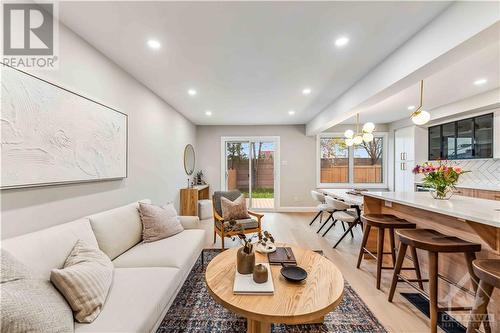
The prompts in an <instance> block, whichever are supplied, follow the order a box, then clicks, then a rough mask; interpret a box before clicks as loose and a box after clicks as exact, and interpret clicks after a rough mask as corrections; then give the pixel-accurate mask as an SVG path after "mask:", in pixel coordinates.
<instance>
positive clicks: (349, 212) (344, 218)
mask: <svg viewBox="0 0 500 333" xmlns="http://www.w3.org/2000/svg"><path fill="white" fill-rule="evenodd" d="M325 201H326V203H327V204H328V205H329V206H331V207H332V208H333V209H334V210H335V212H333V213H332V219H333V221H334V222H333V223H332V225H330V227H329V228H328V229H327V230H326V231H325V233H324V234H323V236H325V235H326V234H327V233H328V231H330V229H331V228H332V227H333V226H334V225H335V223H336V221H340V222H342V226H344V225H343V224H344V223H347V225H348V226H349V227H348V228H347V229H345V228H344V233H343V234H342V236H341V237H340V239H339V240H338V241H337V243H335V245H334V246H333V248H336V247H337V245H339V243H340V242H341V241H342V240H343V239H344V238H345V236H346V235H347V234H348V233H350V234H351V236H352V237H354V234H353V232H352V228H354V227H355V226H356V225H358V224H360V223H361V220H360V216H359V215H360V214H359V212H358V209H359V208H357V209H352V206H351V205H349V204H347V203H345V202H343V201H340V200H337V199H335V198H332V197H328V196H327V197H326V198H325Z"/></svg>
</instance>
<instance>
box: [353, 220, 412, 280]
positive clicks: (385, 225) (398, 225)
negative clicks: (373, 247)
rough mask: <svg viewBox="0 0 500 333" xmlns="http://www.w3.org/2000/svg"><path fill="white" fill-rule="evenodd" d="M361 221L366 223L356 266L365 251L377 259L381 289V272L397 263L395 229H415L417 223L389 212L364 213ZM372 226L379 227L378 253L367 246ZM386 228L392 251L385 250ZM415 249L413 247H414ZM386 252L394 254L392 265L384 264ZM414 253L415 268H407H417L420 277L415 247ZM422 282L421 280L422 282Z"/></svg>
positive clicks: (358, 264) (359, 263) (357, 266)
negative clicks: (374, 252) (385, 265)
mask: <svg viewBox="0 0 500 333" xmlns="http://www.w3.org/2000/svg"><path fill="white" fill-rule="evenodd" d="M361 221H362V222H363V223H364V224H366V227H365V228H364V233H363V241H362V242H361V248H360V249H359V255H358V263H357V265H356V268H359V266H360V265H361V261H362V260H363V256H364V254H365V253H367V254H368V255H370V256H371V257H373V258H375V259H376V260H377V289H380V281H381V273H382V270H383V269H394V265H395V263H396V244H395V240H394V229H415V228H416V227H417V225H416V224H415V223H411V222H408V221H406V220H405V219H401V218H399V217H397V216H394V215H389V214H363V215H361ZM372 227H375V228H378V237H377V254H376V255H375V254H373V253H372V252H370V251H369V250H368V249H367V248H366V243H367V242H368V236H369V234H370V230H371V228H372ZM385 229H388V230H389V241H390V246H391V252H384V237H385ZM412 249H413V248H412ZM384 254H390V255H391V256H392V267H384V266H382V262H383V260H382V258H383V255H384ZM412 254H413V262H414V267H413V268H405V269H412V270H415V272H416V274H417V277H418V278H419V279H420V268H419V264H418V257H417V254H416V252H415V251H414V249H413V250H412ZM420 283H421V282H420Z"/></svg>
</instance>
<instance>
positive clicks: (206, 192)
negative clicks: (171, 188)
mask: <svg viewBox="0 0 500 333" xmlns="http://www.w3.org/2000/svg"><path fill="white" fill-rule="evenodd" d="M203 199H210V187H209V186H208V185H195V186H193V187H190V188H181V204H180V215H182V216H198V200H203Z"/></svg>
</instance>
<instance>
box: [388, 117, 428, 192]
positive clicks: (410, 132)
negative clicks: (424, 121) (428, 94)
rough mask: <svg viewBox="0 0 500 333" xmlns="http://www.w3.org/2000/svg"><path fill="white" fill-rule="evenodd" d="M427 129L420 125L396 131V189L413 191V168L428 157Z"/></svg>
mask: <svg viewBox="0 0 500 333" xmlns="http://www.w3.org/2000/svg"><path fill="white" fill-rule="evenodd" d="M426 141H427V131H426V130H425V129H424V128H420V127H418V126H409V127H404V128H400V129H397V130H396V131H395V132H394V153H395V158H394V190H395V191H398V192H413V191H414V190H415V180H416V179H415V175H414V174H413V172H412V171H413V168H414V167H415V165H416V164H418V163H422V162H423V161H425V158H426V149H425V148H426V147H427V142H426Z"/></svg>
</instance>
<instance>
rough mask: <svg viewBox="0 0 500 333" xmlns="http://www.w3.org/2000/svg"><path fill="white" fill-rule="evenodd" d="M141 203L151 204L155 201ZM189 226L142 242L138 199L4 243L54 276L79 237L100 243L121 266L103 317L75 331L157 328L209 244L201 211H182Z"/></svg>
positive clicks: (28, 262)
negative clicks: (191, 213) (186, 213)
mask: <svg viewBox="0 0 500 333" xmlns="http://www.w3.org/2000/svg"><path fill="white" fill-rule="evenodd" d="M141 202H147V203H150V201H149V200H147V199H145V200H141ZM179 218H180V221H181V223H182V225H183V226H184V229H185V230H184V231H183V232H181V233H179V234H177V235H174V236H172V237H169V238H166V239H163V240H159V241H156V242H153V243H142V242H141V234H142V224H141V220H140V216H139V212H138V202H134V203H132V204H129V205H126V206H122V207H119V208H115V209H112V210H108V211H105V212H101V213H98V214H95V215H91V216H88V217H86V218H82V219H79V220H76V221H73V222H69V223H65V224H61V225H57V226H55V227H52V228H48V229H45V230H41V231H37V232H33V233H30V234H26V235H22V236H18V237H14V238H10V239H6V240H4V241H3V242H2V247H3V248H4V249H5V250H7V251H8V252H10V253H11V254H12V255H14V257H16V258H17V259H19V260H20V261H21V262H22V263H24V264H25V265H27V266H29V267H31V268H32V269H33V270H35V271H36V272H37V273H39V274H40V276H41V277H43V278H46V279H49V277H50V271H51V269H53V268H61V267H62V266H63V264H64V262H65V260H66V258H67V256H68V255H69V253H70V251H71V250H72V248H73V246H74V245H75V242H76V241H77V240H78V239H81V240H84V241H86V242H87V243H89V244H92V245H95V246H98V247H99V248H100V249H101V250H102V251H103V252H104V253H106V254H107V255H108V256H109V257H110V258H111V260H112V261H113V264H114V266H115V270H114V276H113V283H112V285H111V289H110V292H109V294H108V298H107V300H106V303H105V305H104V307H103V310H102V312H101V314H100V315H99V317H97V319H96V320H95V321H94V322H93V323H90V324H80V323H75V332H78V333H79V332H92V333H98V332H154V331H155V330H156V329H157V328H158V326H159V325H160V323H161V321H162V319H163V317H164V316H165V313H166V312H167V310H168V308H169V307H170V305H171V303H172V302H173V300H174V299H175V296H176V295H177V293H178V291H179V290H180V287H181V286H182V285H183V283H184V281H185V279H186V278H187V276H188V274H189V272H190V271H191V268H192V267H193V266H194V264H195V262H196V259H197V258H198V257H199V255H200V253H201V251H202V248H203V246H204V243H205V239H206V238H205V231H204V230H201V229H200V228H199V227H200V225H199V219H198V217H195V216H180V217H179Z"/></svg>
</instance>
